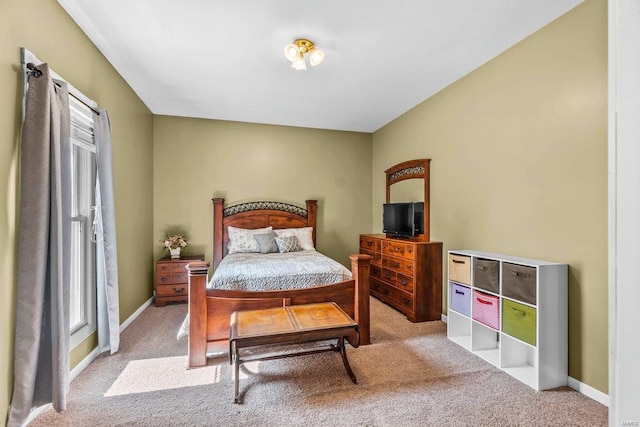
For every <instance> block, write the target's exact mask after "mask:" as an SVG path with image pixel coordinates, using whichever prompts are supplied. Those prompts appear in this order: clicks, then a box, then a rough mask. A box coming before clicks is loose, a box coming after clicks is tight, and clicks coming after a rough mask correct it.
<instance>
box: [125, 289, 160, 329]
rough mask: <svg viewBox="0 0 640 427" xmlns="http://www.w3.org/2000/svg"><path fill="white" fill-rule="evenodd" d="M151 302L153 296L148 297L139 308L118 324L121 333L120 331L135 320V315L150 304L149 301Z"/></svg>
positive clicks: (138, 314)
mask: <svg viewBox="0 0 640 427" xmlns="http://www.w3.org/2000/svg"><path fill="white" fill-rule="evenodd" d="M152 302H153V297H151V298H149V299H148V300H146V301H145V302H144V303H143V304H142V305H141V306H140V308H138V309H137V310H136V311H134V312H133V314H132V315H131V316H129V317H128V318H127V320H125V321H124V322H122V324H121V325H120V333H122V331H124V330H125V329H127V327H128V326H129V325H130V324H131V323H133V321H134V320H136V317H138V316H140V314H141V313H142V312H143V311H144V310H145V309H146V308H147V307H149V306H150V305H151V303H152Z"/></svg>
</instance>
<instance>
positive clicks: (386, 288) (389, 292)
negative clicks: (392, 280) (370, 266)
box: [370, 279, 414, 314]
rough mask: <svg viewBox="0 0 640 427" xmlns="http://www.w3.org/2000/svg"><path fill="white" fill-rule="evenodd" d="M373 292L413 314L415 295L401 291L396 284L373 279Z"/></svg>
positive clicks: (383, 299)
mask: <svg viewBox="0 0 640 427" xmlns="http://www.w3.org/2000/svg"><path fill="white" fill-rule="evenodd" d="M370 286H371V292H372V293H373V294H374V295H375V296H377V297H378V298H380V299H381V300H382V301H385V302H387V303H389V304H391V305H393V306H394V307H396V308H397V309H399V310H401V311H403V312H405V313H410V314H413V311H414V306H413V303H414V301H413V295H411V294H408V293H406V292H403V291H401V290H400V289H397V288H395V287H394V286H391V285H388V284H386V283H384V282H382V281H380V280H377V279H371V285H370Z"/></svg>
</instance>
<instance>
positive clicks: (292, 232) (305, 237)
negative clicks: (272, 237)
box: [273, 227, 316, 251]
mask: <svg viewBox="0 0 640 427" xmlns="http://www.w3.org/2000/svg"><path fill="white" fill-rule="evenodd" d="M273 231H275V233H276V236H278V237H291V236H293V237H296V238H297V239H298V243H300V247H301V248H302V250H303V251H315V250H316V248H315V247H314V246H313V235H312V233H313V227H301V228H281V229H279V230H273Z"/></svg>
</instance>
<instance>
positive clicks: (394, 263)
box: [391, 261, 400, 268]
mask: <svg viewBox="0 0 640 427" xmlns="http://www.w3.org/2000/svg"><path fill="white" fill-rule="evenodd" d="M391 267H396V268H397V267H400V263H399V262H397V261H393V262H392V263H391Z"/></svg>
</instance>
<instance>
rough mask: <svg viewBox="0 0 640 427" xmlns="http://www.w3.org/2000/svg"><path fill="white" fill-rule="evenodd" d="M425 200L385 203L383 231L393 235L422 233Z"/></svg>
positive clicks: (411, 235)
mask: <svg viewBox="0 0 640 427" xmlns="http://www.w3.org/2000/svg"><path fill="white" fill-rule="evenodd" d="M423 219H424V202H402V203H385V204H384V206H383V210H382V232H383V233H385V234H388V235H391V236H393V237H413V236H415V235H416V234H422V233H423V231H422V227H423Z"/></svg>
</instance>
